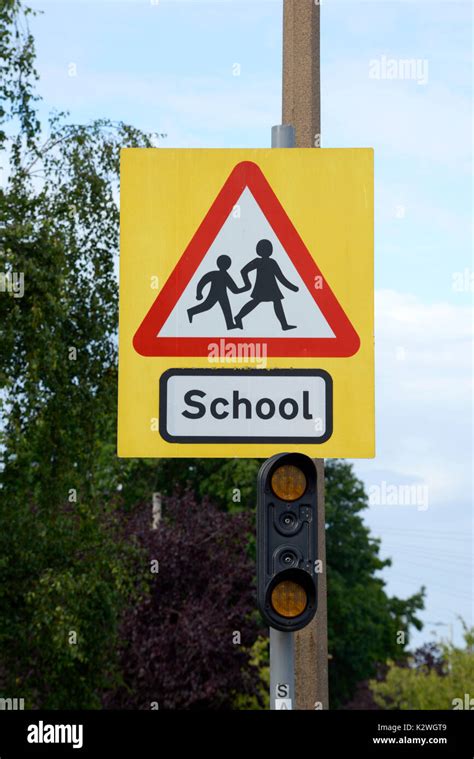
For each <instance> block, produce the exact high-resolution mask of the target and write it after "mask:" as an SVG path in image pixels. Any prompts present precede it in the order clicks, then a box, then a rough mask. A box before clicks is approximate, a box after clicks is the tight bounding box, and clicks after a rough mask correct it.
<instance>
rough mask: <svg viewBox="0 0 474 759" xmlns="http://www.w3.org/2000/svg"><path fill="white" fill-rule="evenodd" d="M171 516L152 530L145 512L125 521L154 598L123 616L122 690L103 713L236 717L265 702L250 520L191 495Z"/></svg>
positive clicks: (177, 501)
mask: <svg viewBox="0 0 474 759" xmlns="http://www.w3.org/2000/svg"><path fill="white" fill-rule="evenodd" d="M164 515H165V518H164V519H163V520H162V521H161V523H160V524H159V526H158V528H157V529H156V530H150V520H151V512H150V509H149V507H148V505H147V504H145V505H144V506H143V507H142V508H141V509H140V510H135V512H134V514H133V516H132V517H130V518H129V519H128V521H127V528H126V531H127V532H128V533H129V534H131V535H133V536H135V537H137V538H138V540H139V543H140V546H141V547H142V549H143V553H142V554H141V556H140V561H139V563H138V564H137V567H136V573H135V574H136V577H137V578H139V580H140V582H141V581H142V578H144V577H145V576H147V577H148V578H149V580H148V584H149V589H148V592H147V593H145V594H143V595H142V596H141V597H139V600H138V601H137V603H136V604H135V605H134V606H133V607H130V608H129V609H128V611H127V613H126V615H125V618H124V622H123V628H122V640H123V641H124V643H123V645H122V650H121V670H122V677H123V686H122V687H121V688H120V689H118V690H117V691H116V692H115V693H111V694H109V695H108V696H107V697H106V699H105V703H106V705H107V706H109V707H113V708H127V709H130V708H138V709H150V708H160V709H230V708H232V707H233V706H234V704H235V702H236V700H239V701H240V702H242V701H243V700H244V699H245V698H247V699H248V698H251V697H254V696H255V694H257V696H258V694H259V685H260V673H259V670H258V668H257V667H256V666H255V665H253V663H252V662H253V659H254V657H255V656H256V655H257V654H258V646H257V648H254V646H255V644H256V643H257V636H258V632H259V626H258V619H257V614H256V612H255V598H254V595H255V589H254V574H255V570H254V563H253V561H252V560H251V559H250V557H249V556H248V552H247V545H248V533H249V529H250V518H249V514H248V513H247V514H246V513H240V514H227V513H226V512H224V511H222V510H220V509H217V508H216V507H215V506H213V505H212V504H211V503H210V502H208V501H205V502H203V503H199V502H197V501H196V500H195V499H194V497H193V496H192V494H191V493H190V492H187V493H185V494H182V495H181V496H176V497H172V498H167V499H165V501H164ZM262 701H263V698H262V696H260V704H261V703H262ZM256 705H258V700H257V702H256Z"/></svg>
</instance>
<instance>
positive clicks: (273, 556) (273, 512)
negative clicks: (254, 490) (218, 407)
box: [257, 453, 318, 632]
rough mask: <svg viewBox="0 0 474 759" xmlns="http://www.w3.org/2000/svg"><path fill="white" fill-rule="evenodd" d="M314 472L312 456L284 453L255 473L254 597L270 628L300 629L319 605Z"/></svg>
mask: <svg viewBox="0 0 474 759" xmlns="http://www.w3.org/2000/svg"><path fill="white" fill-rule="evenodd" d="M317 523H318V520H317V474H316V467H315V464H314V462H313V460H312V459H310V458H309V457H308V456H304V455H303V454H300V453H282V454H278V455H277V456H272V458H270V459H267V461H265V463H264V464H263V465H262V467H261V469H260V472H259V474H258V502H257V601H258V607H259V609H260V611H261V613H262V615H263V617H264V619H265V621H266V622H267V623H268V625H269V626H270V627H274V628H275V629H277V630H282V631H285V632H293V631H295V630H301V629H302V628H303V627H305V626H306V625H307V624H308V622H310V621H311V619H312V618H313V617H314V615H315V613H316V606H317V566H316V564H317V558H318V557H317V555H316V554H317V545H318V542H317Z"/></svg>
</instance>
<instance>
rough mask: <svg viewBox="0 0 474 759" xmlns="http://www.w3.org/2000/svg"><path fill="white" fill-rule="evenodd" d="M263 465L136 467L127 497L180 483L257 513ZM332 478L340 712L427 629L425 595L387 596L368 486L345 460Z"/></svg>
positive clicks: (333, 680)
mask: <svg viewBox="0 0 474 759" xmlns="http://www.w3.org/2000/svg"><path fill="white" fill-rule="evenodd" d="M260 464H261V461H260V460H258V459H252V460H248V459H247V460H246V459H229V460H224V461H223V460H220V459H172V460H163V461H160V462H159V463H158V464H157V463H155V462H151V463H150V462H147V461H144V462H131V463H129V464H128V465H127V466H128V467H129V469H128V470H127V476H126V477H124V491H123V493H124V498H125V499H126V500H127V501H130V502H133V500H135V499H136V498H137V497H139V496H141V497H143V496H144V495H145V493H148V494H150V493H151V492H152V491H154V490H156V491H160V492H162V493H163V494H169V493H170V492H171V489H172V488H173V487H175V486H176V483H180V485H181V486H182V487H183V488H185V487H189V488H192V489H194V490H196V492H197V493H198V494H199V497H200V498H201V499H202V498H205V497H208V498H212V500H213V501H215V502H216V503H217V504H218V505H219V506H220V508H222V509H225V510H227V511H230V512H231V513H233V512H238V511H241V510H248V509H249V508H250V509H251V510H252V514H254V504H255V503H256V481H257V473H258V469H259V467H260ZM132 472H133V475H132ZM325 478H326V525H327V530H326V556H327V564H328V567H327V570H328V636H329V652H330V654H331V657H332V658H331V659H330V662H329V685H330V698H331V707H332V708H335V707H339V706H341V705H342V704H344V703H345V702H347V701H348V700H349V699H350V698H351V697H352V695H353V694H354V692H355V689H356V687H357V684H358V683H359V682H360V681H363V680H367V679H369V678H370V677H373V675H374V674H375V672H376V668H377V665H378V664H379V663H384V662H385V661H386V660H387V659H388V658H393V659H403V658H404V657H406V656H407V655H408V654H407V649H406V644H407V643H408V631H409V628H410V627H411V626H415V627H416V628H417V629H420V628H421V622H420V621H419V620H418V618H417V616H416V613H417V611H418V610H419V609H421V608H423V594H424V590H423V589H422V590H421V591H420V592H419V593H416V594H415V595H413V596H411V597H409V598H407V599H399V598H397V597H395V596H393V597H391V596H388V595H387V593H386V591H385V582H384V581H383V580H382V579H381V578H380V577H378V574H377V573H378V572H379V571H380V570H381V569H383V568H384V567H386V566H390V563H391V562H390V560H389V559H381V558H380V555H379V554H380V541H378V540H375V539H374V538H372V537H371V535H370V532H369V530H368V528H367V527H366V526H365V525H364V523H363V520H362V517H361V512H362V511H363V510H364V509H365V508H367V502H368V499H367V495H366V493H365V491H364V487H363V484H362V483H361V482H360V480H358V479H357V478H356V477H355V475H354V473H353V470H352V466H351V465H350V464H349V463H347V462H343V461H338V460H329V461H326V463H325ZM236 496H237V498H236ZM239 499H240V500H239ZM251 541H252V545H253V539H251ZM400 633H401V634H400Z"/></svg>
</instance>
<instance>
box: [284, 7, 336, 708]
mask: <svg viewBox="0 0 474 759" xmlns="http://www.w3.org/2000/svg"><path fill="white" fill-rule="evenodd" d="M282 121H283V124H282V126H277V127H274V128H273V130H272V146H273V147H297V148H314V147H320V145H321V83H320V8H319V2H318V0H284V6H283V108H282ZM315 463H316V471H317V478H318V479H317V481H318V558H319V559H320V560H321V561H322V566H323V572H322V573H321V574H320V576H319V578H318V610H317V613H316V616H315V618H314V619H313V621H312V622H310V623H309V624H308V625H307V626H306V627H305V628H304V629H303V630H300V631H298V632H295V633H294V636H295V640H294V675H295V678H294V680H295V695H296V706H297V709H328V708H329V697H328V645H327V580H326V578H327V575H326V537H325V521H326V520H325V506H324V460H323V459H317V460H316V461H315ZM274 637H275V636H274ZM271 642H272V641H271ZM275 642H276V641H275Z"/></svg>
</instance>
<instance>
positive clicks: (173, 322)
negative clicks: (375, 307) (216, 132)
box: [157, 187, 335, 339]
mask: <svg viewBox="0 0 474 759" xmlns="http://www.w3.org/2000/svg"><path fill="white" fill-rule="evenodd" d="M262 239H266V240H270V242H271V243H272V245H273V254H272V258H273V259H274V260H275V261H276V262H277V263H278V266H279V267H280V269H281V271H282V273H283V275H284V276H285V277H286V279H287V280H289V281H290V282H291V283H292V284H294V285H297V286H298V288H299V290H298V292H296V293H295V292H293V291H291V290H290V289H288V288H286V287H285V286H284V285H282V284H281V283H279V284H278V288H279V290H280V292H281V293H282V295H283V296H284V298H283V300H282V301H281V303H282V306H283V309H284V312H285V316H286V319H287V322H288V323H289V324H292V325H296V329H291V330H288V331H283V330H282V327H281V324H280V322H279V321H278V319H277V317H276V315H275V312H274V309H273V303H272V302H271V301H270V302H260V303H259V304H258V305H257V306H256V307H255V309H254V310H253V311H251V312H250V313H249V314H248V315H247V316H246V317H245V318H244V319H243V329H242V330H241V329H234V330H228V329H227V327H226V322H225V319H224V315H223V312H222V309H221V306H220V305H219V303H216V304H215V305H214V306H212V308H210V309H209V310H208V311H204V312H201V313H198V314H196V315H194V317H193V321H192V323H190V321H189V317H188V309H189V308H191V307H193V306H196V305H199V303H203V302H204V301H205V299H206V296H207V295H208V293H209V287H210V285H209V284H208V285H206V287H205V288H204V289H203V299H202V300H201V301H198V300H197V299H196V290H197V285H198V283H199V281H200V280H201V278H202V277H203V276H204V275H205V274H207V273H208V272H211V271H216V270H217V264H216V261H217V258H218V257H219V256H221V255H227V256H229V257H230V258H231V260H232V265H231V266H230V268H229V270H228V274H230V276H231V277H232V279H233V280H234V282H235V283H236V285H237V286H238V287H242V284H243V283H242V277H241V274H240V271H241V269H242V268H243V267H244V266H245V265H246V264H248V263H249V262H250V261H252V260H253V259H256V258H258V256H257V254H256V250H255V249H256V245H257V243H258V242H259V240H262ZM250 281H251V284H252V290H253V285H254V284H255V272H254V271H253V272H251V273H250ZM252 290H248V291H247V292H244V293H240V294H233V293H231V292H229V291H228V296H229V302H230V306H231V310H232V315H233V316H234V317H235V316H236V314H237V313H238V312H239V311H240V309H241V308H242V306H243V305H244V304H245V303H247V302H248V301H250V300H251V298H250V295H251V293H252ZM157 336H159V337H226V338H229V339H232V338H234V339H242V338H244V339H245V338H246V337H266V338H272V337H288V338H294V337H308V338H315V337H328V338H332V337H335V335H334V332H333V331H332V329H331V327H330V326H329V324H328V322H327V321H326V319H325V317H324V316H323V314H322V313H321V310H320V308H319V306H318V305H317V304H316V302H315V300H314V298H313V297H312V295H311V293H310V292H309V291H308V288H307V287H306V285H305V283H304V282H303V280H302V278H301V277H300V275H299V274H298V272H297V270H296V268H295V267H294V265H293V263H292V261H291V259H290V258H289V256H288V254H287V253H286V251H285V250H284V248H283V247H282V245H281V243H280V241H279V239H278V237H277V236H276V235H275V233H274V231H273V229H272V228H271V226H270V224H269V222H268V221H267V219H266V217H265V215H264V214H263V212H262V210H261V208H260V206H259V205H258V203H257V201H256V200H255V198H254V196H253V195H252V193H251V192H250V190H249V189H248V187H246V188H245V190H244V191H243V193H242V195H241V196H240V198H239V201H238V203H237V204H236V206H234V211H233V212H232V213H231V214H230V215H229V216H228V218H227V219H226V221H225V223H224V225H223V226H222V228H221V230H220V231H219V233H218V234H217V236H216V238H215V240H214V242H213V243H212V245H211V247H210V248H209V250H208V252H207V253H206V255H205V256H204V258H203V260H202V261H201V263H200V265H199V266H198V268H197V270H196V271H195V273H194V275H193V276H192V277H191V280H190V281H189V283H188V285H187V286H186V288H185V290H184V292H183V294H182V295H181V297H180V299H179V301H178V302H177V304H176V305H175V306H174V308H173V310H172V311H171V313H170V315H169V317H168V319H167V320H166V322H165V323H164V325H163V327H162V328H161V330H160V331H159V333H158V334H157Z"/></svg>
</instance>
